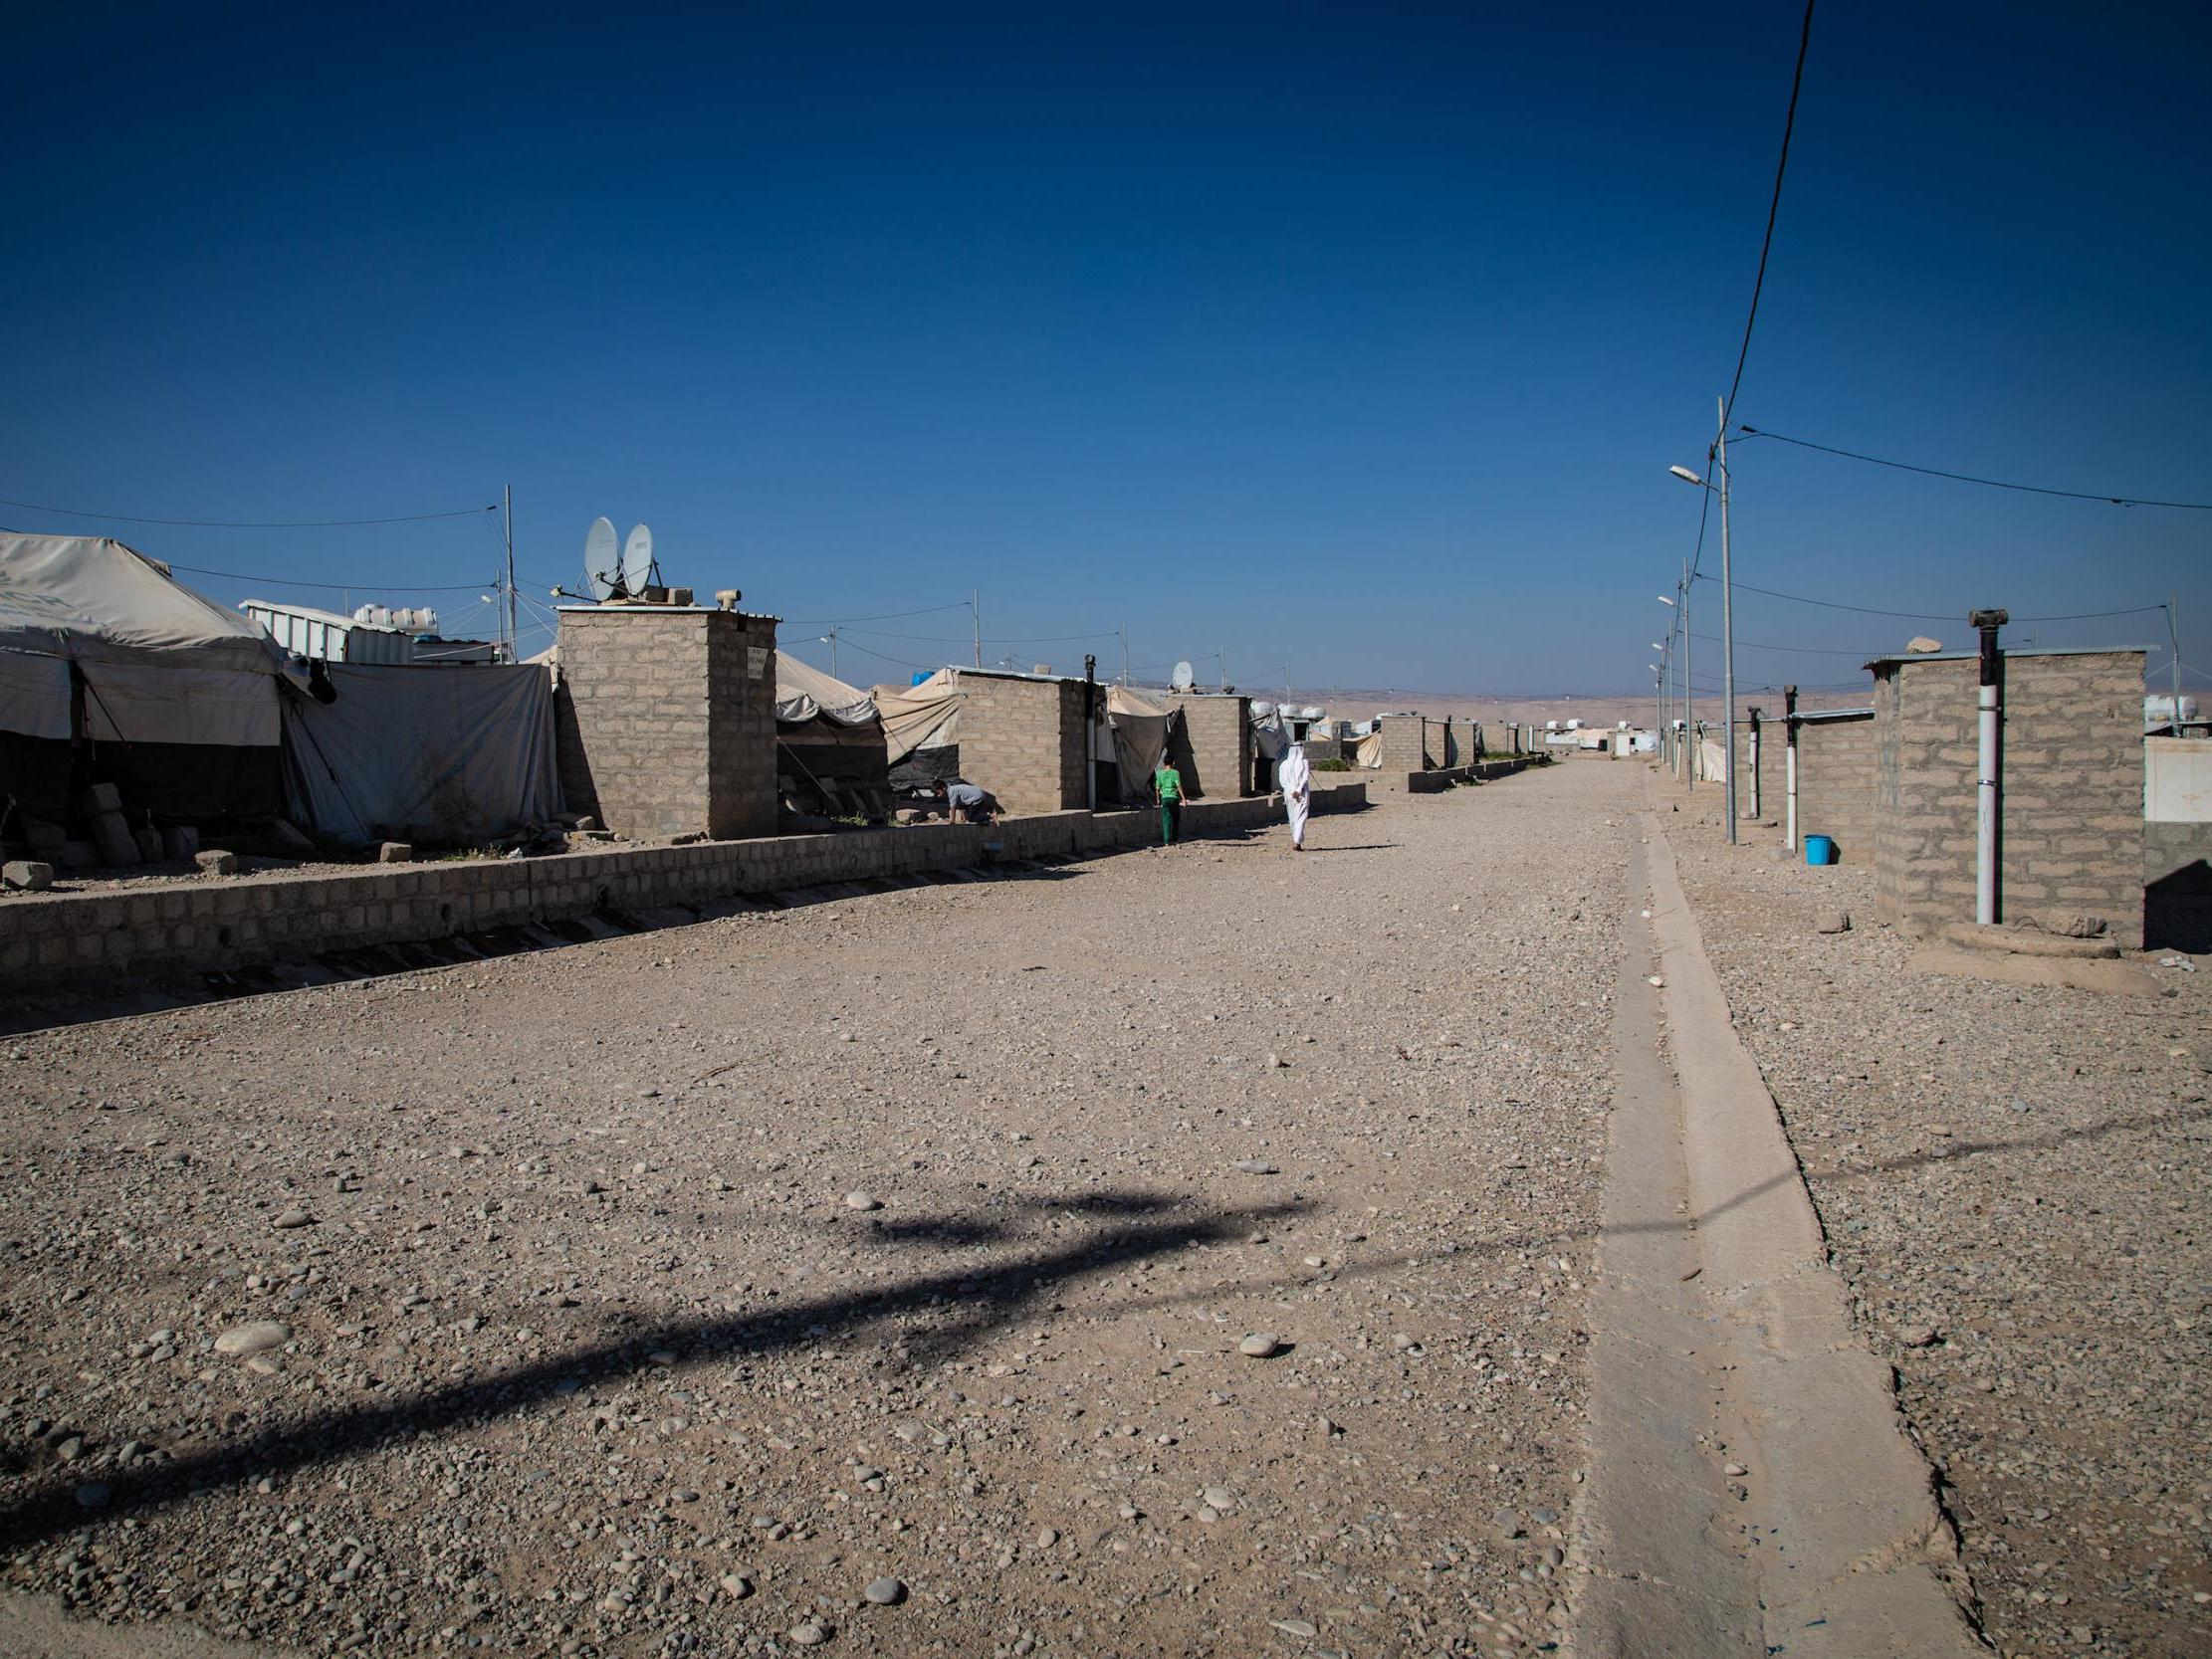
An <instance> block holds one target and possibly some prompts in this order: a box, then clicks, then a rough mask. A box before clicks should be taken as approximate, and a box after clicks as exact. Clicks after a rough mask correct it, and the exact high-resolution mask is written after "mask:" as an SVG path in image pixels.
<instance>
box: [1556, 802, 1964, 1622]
mask: <svg viewBox="0 0 2212 1659" xmlns="http://www.w3.org/2000/svg"><path fill="white" fill-rule="evenodd" d="M1647 823H1648V826H1649V829H1650V831H1651V832H1652V833H1651V837H1650V840H1649V842H1648V850H1647V858H1648V862H1649V881H1650V892H1651V904H1650V909H1651V911H1652V915H1653V921H1652V924H1651V941H1652V943H1653V945H1654V946H1655V947H1656V949H1657V952H1658V958H1659V972H1658V974H1657V975H1656V976H1655V977H1657V978H1659V980H1660V981H1661V982H1662V985H1663V995H1662V996H1661V997H1660V998H1659V1002H1660V1005H1661V1007H1662V1009H1663V1014H1664V1019H1665V1027H1666V1044H1667V1050H1668V1053H1669V1055H1670V1057H1671V1058H1672V1061H1673V1065H1674V1072H1675V1078H1676V1087H1675V1089H1674V1090H1673V1091H1672V1094H1671V1101H1672V1105H1673V1108H1674V1111H1673V1119H1674V1127H1675V1128H1677V1129H1678V1131H1679V1136H1680V1141H1679V1145H1680V1171H1681V1173H1680V1185H1679V1187H1678V1189H1677V1190H1678V1192H1679V1196H1678V1198H1676V1199H1675V1202H1674V1203H1673V1204H1672V1205H1668V1204H1666V1203H1665V1202H1664V1199H1665V1190H1664V1189H1665V1187H1666V1186H1667V1185H1668V1184H1669V1183H1670V1171H1668V1170H1667V1169H1665V1168H1663V1167H1655V1166H1654V1162H1653V1158H1654V1156H1656V1155H1657V1154H1656V1153H1655V1152H1654V1151H1653V1148H1654V1147H1657V1148H1660V1149H1661V1150H1662V1149H1663V1145H1664V1136H1663V1135H1662V1134H1660V1133H1659V1131H1657V1130H1656V1129H1655V1128H1654V1127H1653V1125H1652V1124H1651V1123H1650V1122H1649V1118H1650V1114H1651V1112H1652V1103H1651V1101H1650V1099H1649V1090H1648V1089H1646V1090H1645V1091H1644V1092H1643V1094H1644V1097H1645V1098H1642V1099H1639V1098H1638V1097H1637V1094H1636V1092H1635V1091H1634V1090H1633V1089H1632V1091H1631V1092H1630V1093H1629V1095H1628V1096H1627V1097H1626V1098H1624V1099H1623V1100H1622V1101H1619V1102H1617V1109H1618V1110H1622V1111H1627V1112H1641V1113H1642V1114H1643V1115H1644V1117H1645V1119H1646V1121H1645V1122H1643V1123H1641V1124H1639V1123H1622V1124H1619V1125H1617V1126H1615V1129H1614V1132H1613V1133H1612V1136H1611V1139H1610V1140H1609V1150H1608V1159H1607V1169H1606V1188H1607V1200H1606V1204H1607V1207H1606V1223H1605V1225H1606V1237H1605V1239H1604V1242H1603V1244H1602V1245H1601V1255H1600V1260H1601V1276H1602V1277H1604V1276H1607V1275H1610V1274H1613V1273H1620V1274H1621V1275H1622V1276H1623V1281H1624V1282H1623V1283H1622V1284H1620V1285H1617V1286H1611V1287H1609V1288H1608V1289H1607V1291H1606V1293H1605V1298H1604V1300H1603V1302H1602V1306H1604V1307H1605V1308H1606V1310H1607V1311H1608V1312H1611V1311H1613V1310H1614V1308H1615V1307H1616V1306H1617V1305H1618V1304H1619V1302H1620V1299H1621V1298H1623V1297H1628V1298H1631V1299H1634V1300H1636V1301H1637V1302H1638V1303H1639V1304H1640V1311H1639V1312H1638V1313H1636V1314H1635V1315H1634V1317H1633V1319H1632V1321H1631V1323H1630V1324H1629V1325H1628V1326H1626V1327H1625V1328H1624V1329H1622V1330H1621V1331H1619V1332H1618V1333H1612V1334H1609V1335H1608V1336H1607V1339H1606V1340H1607V1343H1608V1344H1611V1345H1613V1347H1614V1349H1615V1351H1614V1352H1613V1353H1612V1354H1611V1355H1608V1354H1606V1353H1603V1352H1601V1353H1600V1354H1596V1355H1594V1359H1593V1380H1594V1389H1595V1390H1596V1391H1597V1394H1598V1397H1596V1398H1594V1399H1593V1403H1592V1423H1593V1442H1592V1452H1593V1457H1592V1468H1593V1471H1594V1473H1595V1474H1596V1475H1597V1477H1598V1478H1597V1480H1596V1483H1595V1488H1596V1489H1595V1490H1594V1491H1593V1493H1592V1495H1591V1499H1590V1501H1589V1511H1590V1513H1589V1516H1588V1520H1587V1525H1585V1524H1584V1518H1583V1517H1581V1516H1578V1518H1577V1521H1578V1528H1579V1529H1581V1530H1582V1531H1583V1532H1584V1534H1585V1536H1586V1538H1587V1540H1588V1542H1587V1545H1586V1547H1585V1550H1584V1555H1583V1558H1582V1563H1581V1564H1582V1565H1583V1568H1584V1571H1585V1572H1586V1573H1587V1574H1588V1575H1589V1576H1590V1578H1591V1586H1590V1589H1589V1590H1588V1591H1587V1592H1586V1593H1585V1595H1584V1596H1583V1597H1581V1601H1582V1605H1581V1606H1580V1607H1578V1626H1579V1630H1578V1639H1577V1647H1576V1651H1577V1652H1578V1653H1581V1654H1584V1655H1631V1654H1634V1655H1644V1654H1655V1655H1656V1654H1662V1653H1663V1654H1673V1653H1680V1652H1684V1651H1696V1652H1702V1653H1713V1654H1721V1653H1733V1652H1745V1653H1760V1652H1764V1653H1777V1652H1787V1653H1789V1654H1790V1655H1792V1656H1793V1659H1884V1656H1892V1659H1908V1656H1910V1659H1925V1656H1936V1655H1957V1656H1965V1655H1970V1654H1981V1653H1984V1652H1986V1649H1985V1648H1984V1647H1983V1646H1982V1645H1981V1643H1980V1642H1979V1640H1978V1639H1977V1637H1976V1636H1975V1634H1974V1632H1973V1630H1972V1628H1971V1627H1970V1625H1969V1623H1968V1621H1967V1619H1966V1617H1965V1615H1964V1612H1963V1609H1962V1607H1961V1604H1960V1600H1959V1599H1958V1596H1959V1594H1960V1592H1961V1591H1962V1590H1963V1586H1962V1585H1960V1584H1959V1583H1958V1568H1957V1545H1956V1541H1955V1538H1954V1537H1953V1535H1952V1532H1951V1528H1950V1523H1949V1520H1948V1518H1947V1517H1946V1516H1945V1515H1944V1514H1943V1512H1942V1510H1941V1508H1940V1507H1939V1506H1938V1504H1937V1503H1936V1500H1935V1488H1934V1478H1933V1475H1932V1473H1931V1471H1930V1470H1929V1468H1928V1465H1927V1463H1926V1461H1925V1460H1924V1459H1923V1458H1922V1457H1921V1455H1920V1453H1919V1451H1918V1449H1917V1448H1916V1447H1915V1446H1914V1445H1913V1444H1912V1442H1911V1441H1910V1440H1909V1439H1908V1438H1907V1436H1906V1434H1905V1432H1904V1423H1903V1419H1902V1417H1901V1415H1900V1414H1899V1412H1898V1410H1897V1407H1896V1400H1895V1396H1894V1393H1893V1389H1892V1381H1891V1376H1890V1373H1889V1370H1888V1367H1887V1366H1886V1365H1884V1364H1882V1363H1881V1362H1880V1361H1879V1360H1877V1359H1876V1358H1875V1356H1874V1355H1873V1354H1872V1353H1870V1352H1869V1351H1868V1350H1867V1349H1866V1348H1865V1347H1864V1346H1863V1345H1862V1344H1861V1343H1860V1342H1859V1340H1858V1337H1857V1334H1856V1333H1855V1332H1854V1331H1853V1330H1852V1327H1851V1321H1850V1318H1849V1314H1848V1312H1847V1307H1848V1304H1847V1300H1846V1296H1845V1291H1844V1285H1843V1282H1842V1280H1841V1279H1840V1278H1839V1277H1838V1276H1837V1274H1836V1273H1835V1271H1834V1270H1833V1269H1832V1268H1831V1267H1830V1266H1829V1265H1828V1260H1827V1250H1826V1244H1825V1241H1824V1239H1823V1237H1822V1235H1821V1231H1820V1224H1819V1221H1818V1219H1817V1217H1816V1216H1815V1214H1814V1211H1813V1206H1812V1200H1811V1198H1810V1196H1809V1194H1808V1193H1807V1191H1806V1188H1805V1183H1804V1179H1803V1176H1802V1175H1801V1173H1800V1171H1799V1168H1798V1163H1797V1158H1796V1154H1795V1151H1794V1150H1793V1148H1792V1147H1791V1145H1790V1142H1789V1139H1788V1137H1787V1135H1786V1134H1785V1133H1784V1132H1783V1128H1782V1123H1781V1119H1780V1116H1779V1114H1778V1113H1777V1111H1776V1108H1775V1105H1774V1101H1773V1098H1772V1097H1771V1096H1770V1095H1769V1094H1768V1093H1767V1090H1766V1085H1765V1082H1764V1080H1763V1079H1762V1078H1761V1076H1760V1074H1759V1070H1758V1067H1757V1065H1756V1064H1755V1063H1754V1062H1753V1061H1752V1059H1751V1057H1750V1055H1749V1054H1747V1053H1746V1052H1745V1051H1744V1048H1743V1045H1742V1044H1741V1043H1740V1042H1738V1041H1737V1039H1736V1036H1735V1031H1734V1029H1733V1026H1732V1024H1731V1021H1730V1015H1729V1010H1728V1004H1727V999H1726V997H1725V995H1724V994H1723V993H1722V990H1721V987H1720V981H1719V978H1718V976H1717V975H1716V974H1715V973H1714V972H1713V969H1712V966H1711V964H1710V962H1709V961H1707V959H1706V957H1705V952H1704V941H1703V938H1702V935H1701V934H1700V933H1699V932H1698V928H1697V924H1696V921H1695V918H1694V917H1693V916H1692V915H1691V913H1690V910H1689V906H1688V902H1687V899H1686V898H1685V896H1684V895H1683V893H1682V889H1681V884H1680V882H1679V880H1678V879H1677V877H1676V875H1675V870H1674V859H1673V853H1672V849H1671V848H1670V847H1669V845H1668V843H1667V841H1666V839H1665V836H1664V834H1663V832H1660V831H1659V824H1658V821H1657V819H1656V818H1648V819H1647ZM1631 936H1632V938H1633V936H1634V935H1633V933H1632V935H1631ZM1633 965H1634V964H1633V955H1632V962H1631V966H1633ZM1626 971H1627V970H1626V969H1625V970H1624V972H1625V973H1626ZM1617 1018H1618V1020H1619V1021H1620V1022H1622V1023H1621V1025H1620V1026H1618V1027H1617V1029H1620V1030H1621V1035H1622V1040H1623V1042H1624V1044H1625V1045H1626V1046H1627V1047H1633V1046H1634V1045H1635V1044H1636V1043H1637V1042H1638V1040H1639V1038H1638V1033H1637V1031H1636V1029H1635V1025H1636V1021H1637V1020H1638V1018H1639V1009H1638V1008H1636V1007H1634V1006H1624V1008H1623V1010H1622V1012H1621V1013H1620V1015H1619V1016H1617ZM1625 1064H1626V1063H1625ZM1625 1075H1626V1076H1627V1078H1628V1080H1629V1081H1630V1082H1631V1083H1632V1084H1633V1083H1634V1077H1635V1074H1634V1069H1633V1067H1629V1068H1627V1070H1626V1072H1625ZM1640 1139H1641V1141H1643V1142H1644V1143H1645V1144H1644V1146H1643V1147H1642V1148H1639V1146H1638V1144H1637V1142H1638V1141H1639V1140H1640ZM1640 1149H1641V1151H1642V1152H1643V1154H1644V1162H1643V1163H1642V1164H1641V1165H1638V1164H1635V1163H1631V1162H1629V1161H1627V1157H1626V1155H1624V1156H1620V1157H1617V1154H1627V1155H1633V1154H1636V1153H1638V1152H1639V1150H1640ZM1617 1187H1618V1188H1619V1191H1618V1192H1617V1191H1616V1188H1617ZM1617 1198H1618V1199H1619V1203H1620V1207H1619V1209H1618V1211H1617V1209H1616V1199H1617ZM1669 1212H1671V1213H1672V1214H1673V1215H1674V1216H1675V1217H1677V1218H1678V1219H1680V1220H1681V1222H1682V1227H1681V1230H1680V1231H1678V1232H1677V1231H1675V1230H1674V1229H1671V1228H1667V1227H1664V1226H1663V1225H1662V1226H1659V1227H1658V1228H1657V1229H1654V1228H1653V1226H1652V1224H1653V1223H1654V1222H1662V1221H1663V1220H1664V1219H1665V1217H1666V1215H1667V1214H1668V1213H1669ZM1639 1221H1641V1222H1642V1223H1643V1224H1644V1225H1643V1230H1641V1231H1638V1232H1634V1233H1632V1232H1628V1231H1626V1230H1625V1229H1626V1228H1627V1227H1629V1226H1634V1225H1636V1223H1638V1222H1639ZM1649 1237H1658V1238H1660V1239H1662V1240H1663V1239H1666V1238H1669V1237H1671V1238H1672V1239H1674V1240H1675V1241H1676V1243H1675V1244H1674V1247H1673V1250H1674V1254H1672V1255H1670V1254H1669V1253H1668V1252H1667V1251H1666V1250H1665V1249H1653V1248H1647V1247H1645V1245H1644V1244H1643V1243H1642V1242H1640V1241H1642V1240H1644V1239H1647V1238H1649ZM1689 1252H1693V1259H1692V1257H1691V1255H1690V1254H1688V1253H1689ZM1677 1256H1678V1257H1679V1258H1680V1261H1681V1262H1687V1263H1688V1264H1689V1265H1686V1266H1679V1263H1678V1262H1677V1260H1676V1257H1677ZM1677 1266H1679V1273H1677V1274H1676V1276H1675V1283H1674V1284H1673V1285H1667V1284H1665V1283H1664V1280H1665V1277H1666V1275H1667V1273H1668V1272H1669V1271H1672V1270H1673V1269H1675V1268H1676V1267H1677ZM1685 1275H1689V1276H1694V1284H1692V1282H1691V1279H1690V1278H1689V1277H1684V1276H1685ZM1632 1343H1635V1344H1642V1345H1643V1346H1645V1347H1646V1348H1648V1349H1649V1354H1650V1359H1649V1363H1647V1365H1645V1366H1644V1367H1643V1368H1642V1369H1641V1371H1640V1370H1639V1369H1638V1368H1636V1367H1634V1366H1633V1365H1625V1364H1624V1363H1623V1359H1624V1357H1625V1356H1624V1353H1623V1352H1622V1351H1621V1350H1622V1349H1623V1348H1625V1347H1626V1345H1629V1344H1632ZM1690 1358H1694V1360H1695V1371H1696V1375H1695V1376H1691V1375H1688V1374H1686V1373H1684V1372H1683V1370H1682V1367H1681V1365H1680V1363H1679V1362H1680V1361H1681V1360H1685V1359H1690ZM1640 1379H1641V1380H1640ZM1700 1384H1701V1386H1702V1389H1703V1394H1704V1400H1705V1403H1706V1405H1707V1408H1708V1413H1709V1418H1710V1427H1709V1428H1708V1429H1707V1430H1706V1431H1705V1432H1706V1433H1707V1434H1708V1435H1709V1440H1708V1441H1707V1442H1706V1443H1705V1444H1704V1445H1703V1446H1700V1447H1698V1449H1697V1453H1696V1456H1695V1458H1694V1459H1689V1458H1685V1456H1684V1455H1683V1448H1682V1446H1681V1444H1680V1442H1681V1439H1682V1434H1681V1430H1682V1428H1683V1426H1684V1424H1685V1423H1686V1422H1687V1421H1689V1420H1690V1416H1691V1413H1690V1405H1689V1402H1690V1401H1691V1399H1692V1397H1693V1393H1694V1391H1695V1389H1696V1387H1697V1386H1699V1385H1700ZM1647 1388H1649V1391H1646V1389H1647ZM1692 1443H1693V1444H1695V1442H1694V1438H1693V1439H1692ZM1723 1445H1724V1446H1725V1447H1726V1451H1725V1454H1722V1453H1721V1452H1720V1451H1719V1447H1720V1446H1723ZM1723 1455H1724V1456H1725V1459H1726V1462H1725V1463H1723V1461H1722V1457H1723ZM1609 1464H1610V1465H1611V1466H1612V1467H1613V1468H1615V1469H1624V1468H1625V1470H1626V1473H1621V1474H1615V1473H1609V1472H1608V1465H1609ZM1698 1464H1702V1465H1703V1468H1702V1469H1701V1470H1700V1469H1699V1468H1698V1467H1697V1465H1698ZM1729 1467H1736V1468H1739V1469H1740V1470H1742V1471H1744V1472H1743V1473H1740V1474H1737V1475H1735V1476H1729V1475H1728V1474H1727V1473H1726V1471H1727V1469H1728V1468H1729ZM1716 1477H1717V1481H1716ZM1722 1483H1724V1484H1723V1490H1724V1491H1725V1493H1726V1495H1727V1497H1728V1498H1729V1499H1730V1500H1732V1502H1730V1503H1728V1504H1726V1505H1724V1506H1723V1507H1722V1508H1721V1511H1720V1513H1718V1514H1715V1512H1714V1507H1713V1498H1714V1494H1713V1490H1712V1489H1713V1487H1714V1485H1715V1484H1722ZM1700 1607H1705V1608H1709V1609H1710V1610H1711V1614H1712V1617H1711V1622H1710V1623H1708V1624H1707V1626H1706V1627H1705V1629H1704V1631H1703V1633H1702V1637H1701V1639H1699V1640H1697V1641H1695V1642H1694V1643H1688V1644H1686V1645H1685V1641H1684V1636H1683V1629H1684V1626H1685V1625H1687V1624H1689V1623H1692V1622H1694V1620H1695V1618H1696V1617H1697V1610H1698V1609H1699V1608H1700ZM1737 1615H1743V1618H1742V1620H1741V1621H1740V1622H1742V1623H1748V1625H1749V1628H1748V1629H1745V1628H1741V1627H1739V1618H1738V1617H1737Z"/></svg>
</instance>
